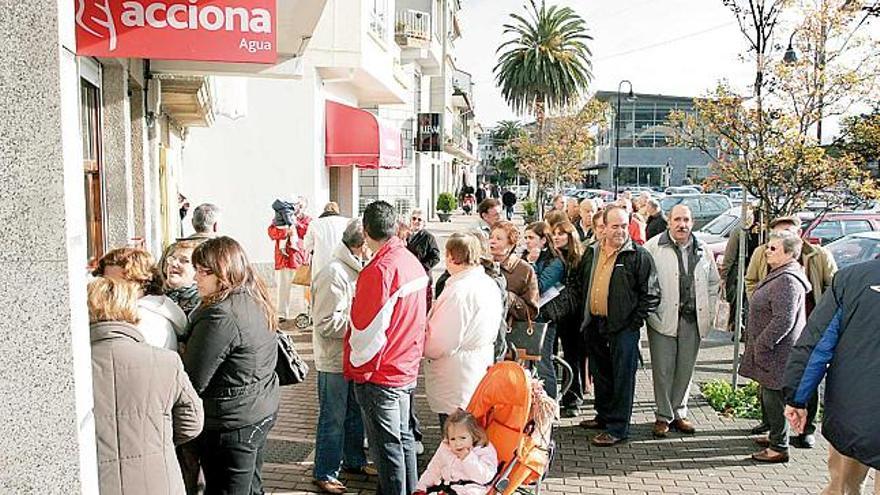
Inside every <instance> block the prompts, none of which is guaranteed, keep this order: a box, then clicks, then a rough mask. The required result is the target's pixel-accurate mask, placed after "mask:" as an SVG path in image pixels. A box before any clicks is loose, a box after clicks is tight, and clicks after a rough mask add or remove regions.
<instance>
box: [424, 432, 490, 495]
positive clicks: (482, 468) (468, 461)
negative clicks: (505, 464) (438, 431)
mask: <svg viewBox="0 0 880 495" xmlns="http://www.w3.org/2000/svg"><path fill="white" fill-rule="evenodd" d="M497 471H498V454H497V453H496V452H495V447H493V446H492V445H491V444H489V445H487V446H485V447H474V449H473V450H471V453H470V454H468V456H467V457H465V458H464V460H461V459H459V458H458V457H456V455H455V454H454V453H453V452H452V449H450V448H449V447H448V446H447V445H446V443H445V442H444V443H441V444H440V447H438V448H437V452H435V453H434V457H432V458H431V462H429V463H428V467H427V468H426V469H425V472H424V473H423V474H422V477H421V478H419V483H418V485H416V491H422V492H425V491H427V489H428V487H431V486H435V485H438V484H440V482H441V481H443V482H445V483H449V482H451V481H459V480H469V481H474V482H475V484H471V485H455V486H453V487H452V489H453V491H455V493H457V494H458V495H485V494H486V492H487V491H488V487H486V486H483V485H487V484H488V483H489V482H491V481H492V478H494V477H495V473H496V472H497Z"/></svg>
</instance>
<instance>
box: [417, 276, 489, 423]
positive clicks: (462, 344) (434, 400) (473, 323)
mask: <svg viewBox="0 0 880 495" xmlns="http://www.w3.org/2000/svg"><path fill="white" fill-rule="evenodd" d="M502 311H503V305H502V302H501V294H500V293H499V292H498V285H496V284H495V281H494V280H492V279H491V278H490V277H489V276H488V275H486V273H485V271H484V270H483V267H482V266H475V267H473V268H470V269H468V270H465V271H463V272H460V273H456V274H455V275H453V276H451V277H449V280H448V281H447V282H446V288H445V289H444V290H443V293H442V294H440V297H439V298H438V299H437V301H436V302H435V303H434V307H433V308H432V309H431V313H430V314H429V315H428V330H427V336H426V340H425V357H426V358H427V359H428V360H427V363H426V365H425V392H426V395H427V396H428V404H429V406H430V407H431V410H432V411H434V412H436V413H440V414H450V413H452V412H453V411H455V409H456V408H458V407H460V408H462V409H464V408H466V407H467V405H468V402H470V400H471V396H472V395H473V393H474V390H476V388H477V385H479V383H480V380H482V379H483V375H485V374H486V369H487V368H488V367H489V366H492V364H493V363H494V361H495V356H494V345H495V338H496V337H497V336H498V327H499V326H500V325H501V318H502V314H501V313H502Z"/></svg>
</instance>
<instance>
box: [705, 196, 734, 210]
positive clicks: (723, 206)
mask: <svg viewBox="0 0 880 495" xmlns="http://www.w3.org/2000/svg"><path fill="white" fill-rule="evenodd" d="M700 203H701V205H702V209H703V211H711V212H718V211H727V210H728V209H729V208H730V204H729V203H727V202H725V201H724V200H723V199H721V198H716V197H714V196H702V197H701V198H700Z"/></svg>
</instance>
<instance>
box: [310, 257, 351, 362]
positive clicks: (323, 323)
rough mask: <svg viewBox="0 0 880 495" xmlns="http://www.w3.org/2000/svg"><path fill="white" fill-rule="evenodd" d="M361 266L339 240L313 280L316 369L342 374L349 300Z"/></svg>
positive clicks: (348, 318) (313, 333)
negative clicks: (331, 255)
mask: <svg viewBox="0 0 880 495" xmlns="http://www.w3.org/2000/svg"><path fill="white" fill-rule="evenodd" d="M361 268H362V267H361V262H360V260H359V259H357V258H356V257H355V256H354V255H353V254H351V251H350V250H349V249H348V248H347V247H346V246H345V245H344V244H342V243H341V242H340V243H339V245H338V246H336V249H335V250H334V251H333V257H332V258H331V259H330V262H329V263H328V264H327V266H325V267H324V268H323V269H322V270H321V271H320V272H318V274H317V275H316V276H315V279H314V281H313V282H312V293H313V294H314V296H313V298H312V320H313V321H314V331H313V332H312V345H313V346H314V348H315V369H317V370H318V371H321V372H325V373H342V349H343V338H344V337H345V333H346V332H347V331H348V326H349V324H350V323H351V319H350V317H349V312H350V311H351V300H352V298H353V297H354V289H355V284H357V278H358V274H359V273H360V272H361Z"/></svg>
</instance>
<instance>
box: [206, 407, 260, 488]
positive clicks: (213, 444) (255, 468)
mask: <svg viewBox="0 0 880 495" xmlns="http://www.w3.org/2000/svg"><path fill="white" fill-rule="evenodd" d="M275 419H276V414H272V415H271V416H269V417H267V418H264V419H262V420H260V421H258V422H256V423H254V424H251V425H247V426H243V427H241V428H238V429H235V430H204V431H203V432H202V434H201V435H199V438H198V439H197V440H196V441H197V442H198V446H199V457H200V458H201V461H202V470H203V471H204V472H205V495H214V494H223V495H227V494H228V495H262V494H263V493H264V491H263V478H262V475H261V474H260V471H262V469H263V450H264V449H265V447H266V438H267V437H268V436H269V430H271V429H272V427H273V426H275Z"/></svg>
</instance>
